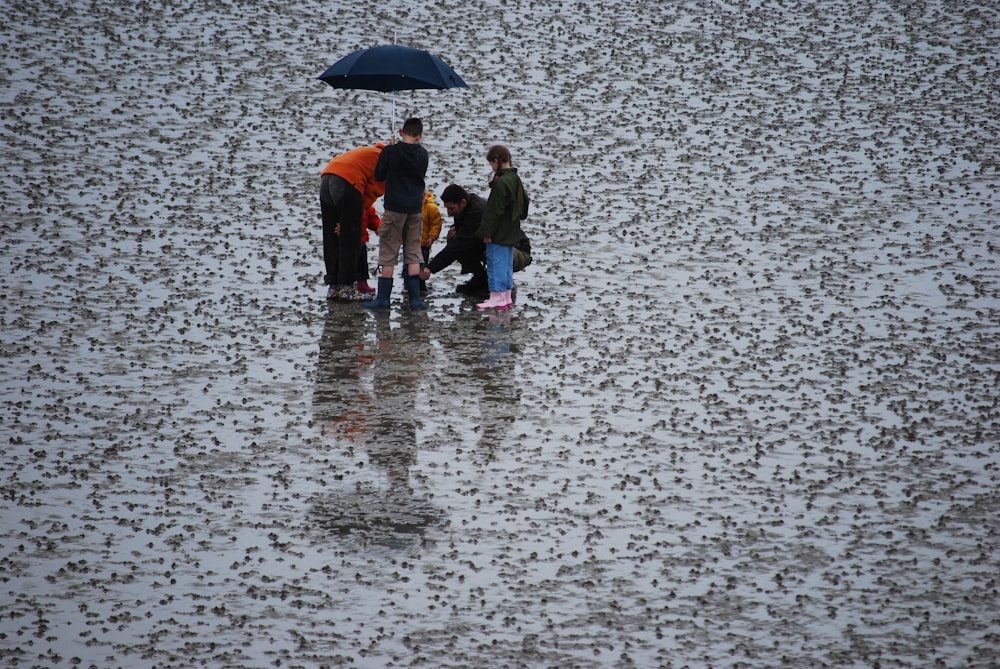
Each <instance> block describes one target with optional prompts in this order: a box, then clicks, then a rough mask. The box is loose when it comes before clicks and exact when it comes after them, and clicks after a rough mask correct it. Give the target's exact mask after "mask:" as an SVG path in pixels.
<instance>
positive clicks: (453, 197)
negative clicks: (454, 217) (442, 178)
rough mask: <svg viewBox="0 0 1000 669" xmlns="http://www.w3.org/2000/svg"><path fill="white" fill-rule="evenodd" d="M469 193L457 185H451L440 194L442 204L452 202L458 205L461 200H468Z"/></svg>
mask: <svg viewBox="0 0 1000 669" xmlns="http://www.w3.org/2000/svg"><path fill="white" fill-rule="evenodd" d="M468 199H469V193H468V192H466V190H465V189H464V188H462V187H461V186H459V185H457V184H451V185H449V186H448V187H447V188H445V189H444V191H443V192H442V193H441V201H442V202H454V203H455V204H458V203H459V202H461V201H462V200H468Z"/></svg>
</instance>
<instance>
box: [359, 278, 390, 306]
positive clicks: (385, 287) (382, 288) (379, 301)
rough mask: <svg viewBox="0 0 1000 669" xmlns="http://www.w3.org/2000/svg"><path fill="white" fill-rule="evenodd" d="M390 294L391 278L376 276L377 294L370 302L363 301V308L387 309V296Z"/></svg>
mask: <svg viewBox="0 0 1000 669" xmlns="http://www.w3.org/2000/svg"><path fill="white" fill-rule="evenodd" d="M391 294H392V279H386V278H385V277H381V276H380V277H379V278H378V294H377V295H376V296H375V299H374V300H372V301H371V302H365V304H364V307H365V309H388V308H389V296H390V295H391Z"/></svg>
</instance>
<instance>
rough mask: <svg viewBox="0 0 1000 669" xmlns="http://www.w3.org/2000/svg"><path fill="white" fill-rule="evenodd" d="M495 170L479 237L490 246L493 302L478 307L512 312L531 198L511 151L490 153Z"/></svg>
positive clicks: (492, 150)
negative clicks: (516, 266) (518, 248)
mask: <svg viewBox="0 0 1000 669" xmlns="http://www.w3.org/2000/svg"><path fill="white" fill-rule="evenodd" d="M486 160H487V161H488V162H489V164H490V167H492V168H493V172H494V174H493V180H492V181H490V197H489V199H488V200H487V201H486V210H485V211H484V212H483V220H482V222H481V223H480V224H479V230H478V231H477V233H476V234H478V235H479V236H480V237H482V238H483V242H484V243H485V244H486V274H487V277H488V280H489V289H490V298H489V299H488V300H486V301H485V302H481V303H479V304H477V305H476V308H477V309H480V310H482V309H494V308H495V309H510V307H511V305H512V304H513V300H512V299H511V290H513V288H514V247H515V246H516V245H517V243H518V242H519V241H520V240H521V221H523V220H524V219H525V218H527V217H528V202H529V200H528V194H527V193H525V192H524V185H523V184H522V183H521V178H520V177H519V176H518V175H517V168H515V167H512V166H511V155H510V150H509V149H508V148H507V147H506V146H503V145H501V144H495V145H493V146H491V147H490V148H489V150H487V152H486Z"/></svg>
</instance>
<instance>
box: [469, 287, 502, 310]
mask: <svg viewBox="0 0 1000 669" xmlns="http://www.w3.org/2000/svg"><path fill="white" fill-rule="evenodd" d="M509 308H510V305H509V304H507V303H506V302H505V301H504V296H503V291H502V290H491V291H490V299H488V300H486V301H485V302H480V303H479V304H477V305H476V309H479V310H480V311H482V310H484V309H509Z"/></svg>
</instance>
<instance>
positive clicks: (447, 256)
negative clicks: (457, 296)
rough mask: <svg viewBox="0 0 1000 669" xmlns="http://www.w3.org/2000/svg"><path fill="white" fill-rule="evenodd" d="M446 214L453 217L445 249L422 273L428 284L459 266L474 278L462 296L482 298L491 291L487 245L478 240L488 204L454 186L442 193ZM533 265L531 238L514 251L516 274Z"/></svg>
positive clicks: (463, 287)
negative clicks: (445, 269)
mask: <svg viewBox="0 0 1000 669" xmlns="http://www.w3.org/2000/svg"><path fill="white" fill-rule="evenodd" d="M441 201H442V202H444V208H445V211H446V212H447V213H448V215H449V216H451V217H452V220H453V222H452V225H451V227H450V228H448V233H447V236H446V238H445V246H444V248H443V249H441V251H439V252H438V253H437V255H435V256H434V257H433V258H431V260H430V262H429V263H427V266H426V267H424V268H423V270H422V271H421V277H422V278H423V280H424V281H426V280H427V279H429V278H430V276H431V274H437V273H438V272H440V271H441V270H443V269H444V268H446V267H448V266H450V265H451V264H452V263H455V262H458V263H459V265H460V266H461V273H462V274H471V275H472V278H470V279H469V280H468V281H466V282H465V283H463V284H460V285H459V286H457V287H456V288H455V290H456V291H457V292H459V293H465V294H467V295H472V294H478V293H482V292H485V291H486V290H488V287H487V281H486V245H485V244H484V243H483V240H482V238H480V237H477V236H476V231H477V230H478V229H479V223H480V222H481V221H482V219H483V211H484V209H485V207H486V200H484V199H483V198H481V197H479V196H478V195H476V194H475V193H472V194H470V193H469V192H467V191H466V190H465V189H464V188H462V187H461V186H458V185H456V184H451V185H450V186H448V187H447V188H445V189H444V191H443V192H442V193H441ZM530 264H531V242H529V241H528V238H527V236H525V235H524V234H522V235H521V240H520V241H519V242H518V244H517V246H516V247H514V271H515V272H519V271H520V270H522V269H524V268H525V267H527V266H528V265H530Z"/></svg>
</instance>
